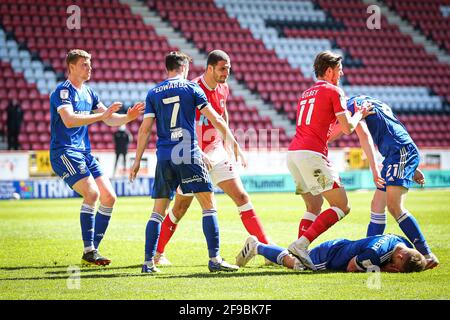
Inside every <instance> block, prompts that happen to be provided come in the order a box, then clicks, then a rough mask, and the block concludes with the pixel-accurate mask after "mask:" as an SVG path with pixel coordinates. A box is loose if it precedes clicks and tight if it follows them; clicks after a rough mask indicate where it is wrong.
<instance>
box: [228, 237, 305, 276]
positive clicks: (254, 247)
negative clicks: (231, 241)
mask: <svg viewBox="0 0 450 320" xmlns="http://www.w3.org/2000/svg"><path fill="white" fill-rule="evenodd" d="M258 254H259V255H261V256H263V257H264V258H266V259H267V260H269V261H271V262H272V263H275V264H279V265H282V266H285V267H287V268H290V269H295V270H304V269H305V267H304V266H303V264H302V263H301V262H300V261H299V260H298V259H296V258H294V257H292V256H290V255H289V252H288V250H287V249H285V248H282V247H279V246H277V245H273V244H265V243H261V242H260V241H258V239H257V238H256V237H255V236H249V237H248V238H247V240H246V241H245V244H244V247H243V248H242V249H241V251H240V252H239V253H238V255H237V256H236V264H237V265H238V266H239V267H244V266H245V265H246V264H247V263H248V262H249V261H250V260H251V259H253V257H255V256H256V255H258Z"/></svg>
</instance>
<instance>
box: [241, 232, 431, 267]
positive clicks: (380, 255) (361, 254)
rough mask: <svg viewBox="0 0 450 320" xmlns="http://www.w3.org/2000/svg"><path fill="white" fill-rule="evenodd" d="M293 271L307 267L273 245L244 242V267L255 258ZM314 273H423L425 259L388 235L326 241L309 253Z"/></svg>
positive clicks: (252, 241)
mask: <svg viewBox="0 0 450 320" xmlns="http://www.w3.org/2000/svg"><path fill="white" fill-rule="evenodd" d="M258 254H259V255H262V256H264V257H265V258H266V259H269V260H270V261H272V262H274V263H277V264H279V265H282V266H285V267H287V268H290V269H294V270H305V269H307V267H306V266H305V265H303V264H302V263H301V262H300V260H298V259H297V258H295V257H294V256H292V255H290V254H289V252H288V250H287V249H285V248H282V247H278V246H275V245H267V244H263V243H261V242H259V241H258V239H256V237H255V236H250V237H248V238H247V240H246V242H245V245H244V247H243V248H242V250H241V251H240V252H239V254H238V255H237V257H236V258H237V259H238V261H239V264H240V265H241V266H245V265H246V264H247V263H248V262H249V261H250V260H251V259H252V258H253V257H255V256H256V255H258ZM309 257H310V258H311V260H312V262H313V263H314V266H315V270H317V271H321V270H334V271H348V272H365V271H370V272H372V271H382V272H418V271H423V270H425V266H426V264H427V262H426V259H425V257H424V256H423V255H422V254H421V253H420V252H419V251H417V250H416V249H413V246H412V244H411V243H410V242H409V241H408V240H406V239H405V238H403V237H400V236H397V235H393V234H387V235H378V236H371V237H367V238H364V239H360V240H354V241H352V240H347V239H336V240H330V241H326V242H324V243H322V244H320V245H318V246H317V247H315V248H313V249H311V250H309Z"/></svg>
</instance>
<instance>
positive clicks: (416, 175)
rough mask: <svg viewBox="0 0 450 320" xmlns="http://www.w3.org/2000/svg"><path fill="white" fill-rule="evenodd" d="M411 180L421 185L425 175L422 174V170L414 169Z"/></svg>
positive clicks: (423, 182)
mask: <svg viewBox="0 0 450 320" xmlns="http://www.w3.org/2000/svg"><path fill="white" fill-rule="evenodd" d="M413 180H414V182H415V183H418V184H420V185H422V186H423V185H424V184H425V175H424V174H423V172H422V171H420V170H419V169H416V171H415V172H414V177H413Z"/></svg>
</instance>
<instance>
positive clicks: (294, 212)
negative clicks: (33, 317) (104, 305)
mask: <svg viewBox="0 0 450 320" xmlns="http://www.w3.org/2000/svg"><path fill="white" fill-rule="evenodd" d="M371 196H372V192H350V193H349V198H350V203H351V206H352V212H351V213H350V215H349V216H348V217H346V218H345V219H344V220H342V221H340V222H339V223H338V224H336V225H335V226H334V227H332V228H331V229H330V230H328V231H327V232H326V233H325V234H323V235H322V236H321V237H320V238H318V239H317V240H316V241H315V242H314V243H313V244H312V246H311V247H313V246H314V245H316V244H318V243H320V242H323V241H326V240H330V239H334V238H348V239H358V238H362V237H364V236H365V233H366V227H367V224H368V222H369V219H370V200H371ZM251 198H252V202H253V204H254V206H255V208H256V210H257V213H258V215H259V216H260V218H261V220H262V222H263V225H264V228H265V230H266V232H267V233H268V234H269V236H270V237H271V238H272V240H273V241H274V242H276V243H277V244H279V245H281V246H285V247H286V246H288V245H289V244H290V243H291V242H292V241H293V240H294V239H295V238H296V235H297V228H298V222H299V219H300V217H301V216H302V215H303V212H304V205H303V202H302V200H301V198H300V197H297V196H295V195H293V194H253V195H251ZM217 199H218V201H217V202H218V212H219V224H220V230H221V255H222V256H223V257H224V258H225V259H227V260H228V261H230V262H234V257H235V256H236V254H237V253H238V252H239V250H240V249H241V247H242V245H243V243H244V241H245V239H246V237H247V233H246V231H245V229H244V227H243V225H242V223H241V221H240V219H239V215H238V213H237V210H236V207H235V206H234V204H233V203H232V201H231V200H230V199H229V198H228V197H227V196H224V195H218V196H217ZM80 205H81V200H80V199H64V200H20V201H1V202H0V247H1V250H0V299H107V300H110V299H170V300H185V299H192V300H203V299H212V300H246V299H258V300H276V299H288V300H294V299H333V300H334V299H352V300H353V299H389V300H393V299H420V300H423V299H449V298H450V286H449V283H450V272H449V271H450V192H449V191H448V190H412V191H411V192H410V193H409V195H408V199H407V208H408V209H409V210H410V211H411V213H413V214H414V215H415V216H416V218H417V220H418V221H419V223H420V226H421V228H422V231H423V232H424V234H425V236H426V238H427V240H428V243H429V245H430V246H431V247H432V249H433V251H434V252H435V254H436V255H437V256H438V258H439V259H440V262H441V265H440V266H439V267H438V268H436V269H434V270H428V271H425V272H422V273H416V274H387V273H383V274H366V273H361V274H350V273H340V272H325V273H323V272H322V273H312V272H303V273H298V272H294V271H291V270H287V269H285V268H282V267H279V266H278V267H277V266H269V267H267V266H264V261H263V258H262V257H257V258H256V259H255V260H253V261H252V262H251V263H250V264H249V265H248V266H247V267H246V268H242V269H241V270H239V271H238V272H237V273H233V274H227V273H221V274H211V273H209V271H208V269H207V261H208V258H207V249H206V242H205V239H204V236H203V232H202V225H201V210H200V208H199V206H198V204H197V203H196V202H195V201H194V205H193V206H192V207H191V209H190V210H189V212H188V213H187V215H186V216H185V218H184V219H183V220H182V221H181V222H180V225H179V227H178V229H177V232H176V233H175V235H174V236H173V238H172V240H171V242H170V243H169V244H168V246H167V248H166V255H167V257H168V258H169V259H170V260H171V261H172V262H173V264H174V265H173V266H170V267H162V271H163V273H161V274H158V275H153V276H152V275H150V276H148V275H142V274H141V273H140V266H141V263H142V261H143V255H144V252H143V251H144V232H145V226H146V223H147V220H148V218H149V216H150V214H151V208H152V205H153V202H152V200H151V199H150V198H144V197H139V198H119V200H118V203H117V205H116V207H115V210H114V213H113V217H112V220H111V223H110V226H109V229H108V231H107V234H106V236H105V238H104V240H103V242H102V244H101V246H100V251H101V253H102V254H104V255H106V256H108V257H110V258H111V259H112V260H113V262H112V264H111V265H110V266H108V267H106V268H101V267H100V268H80V269H79V263H80V258H81V255H82V242H81V230H80V226H79V213H78V212H79V208H80ZM386 232H390V233H397V234H402V233H401V230H400V229H399V227H398V225H397V223H396V222H395V221H394V219H393V218H392V217H389V218H388V226H387V229H386Z"/></svg>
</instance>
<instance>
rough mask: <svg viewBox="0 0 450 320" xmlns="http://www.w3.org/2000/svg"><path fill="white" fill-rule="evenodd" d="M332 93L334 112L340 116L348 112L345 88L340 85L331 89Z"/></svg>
mask: <svg viewBox="0 0 450 320" xmlns="http://www.w3.org/2000/svg"><path fill="white" fill-rule="evenodd" d="M330 95H331V103H332V105H333V111H334V114H335V115H336V116H338V115H340V114H343V113H345V112H347V103H346V102H347V101H346V100H347V99H346V98H345V94H344V90H342V89H341V88H339V87H335V88H333V89H332V90H330Z"/></svg>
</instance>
